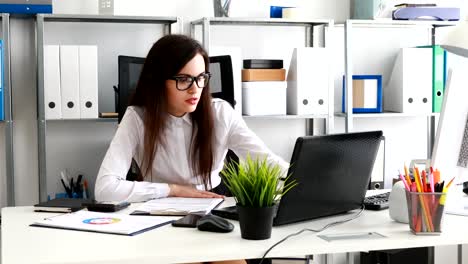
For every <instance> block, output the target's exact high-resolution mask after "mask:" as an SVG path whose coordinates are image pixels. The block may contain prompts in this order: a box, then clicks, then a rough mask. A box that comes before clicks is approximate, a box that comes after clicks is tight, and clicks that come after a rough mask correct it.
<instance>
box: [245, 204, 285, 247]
mask: <svg viewBox="0 0 468 264" xmlns="http://www.w3.org/2000/svg"><path fill="white" fill-rule="evenodd" d="M237 212H238V214H239V225H240V229H241V237H242V238H244V239H251V240H262V239H268V238H270V237H271V229H272V227H273V218H274V216H275V214H276V206H275V205H273V206H270V207H244V206H240V205H237Z"/></svg>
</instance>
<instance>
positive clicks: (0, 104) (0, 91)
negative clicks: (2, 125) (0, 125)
mask: <svg viewBox="0 0 468 264" xmlns="http://www.w3.org/2000/svg"><path fill="white" fill-rule="evenodd" d="M3 52H4V51H3V40H1V39H0V121H3V120H5V102H4V100H5V92H4V89H5V87H4V84H3V74H4V72H3V69H4V66H3Z"/></svg>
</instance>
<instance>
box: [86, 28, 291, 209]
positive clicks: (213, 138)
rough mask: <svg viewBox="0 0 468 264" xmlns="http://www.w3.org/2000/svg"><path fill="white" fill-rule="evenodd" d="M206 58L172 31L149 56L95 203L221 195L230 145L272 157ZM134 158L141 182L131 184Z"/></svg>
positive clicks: (192, 43)
mask: <svg viewBox="0 0 468 264" xmlns="http://www.w3.org/2000/svg"><path fill="white" fill-rule="evenodd" d="M208 67H209V59H208V55H207V53H206V51H205V50H204V49H203V48H202V46H201V45H200V44H199V43H198V42H197V41H195V40H193V39H191V38H189V37H187V36H183V35H168V36H165V37H163V38H161V39H160V40H158V41H157V42H156V43H155V44H154V45H153V47H152V48H151V50H150V51H149V53H148V56H147V58H146V60H145V64H144V66H143V70H142V72H141V75H140V78H139V81H138V84H137V87H136V92H135V95H134V97H133V98H132V101H131V103H130V106H129V107H128V108H127V110H126V112H125V115H124V117H123V119H122V121H121V123H120V125H119V128H118V129H117V132H116V134H115V136H114V138H113V140H112V142H111V144H110V147H109V149H108V151H107V154H106V156H105V158H104V161H103V162H102V165H101V168H100V171H99V174H98V177H97V180H96V187H95V197H96V200H98V201H122V200H126V201H129V202H141V201H147V200H150V199H155V198H161V197H167V196H180V197H222V196H221V195H219V194H216V193H215V192H211V191H209V190H212V189H213V188H215V187H217V186H218V185H219V184H220V182H221V178H220V177H219V172H220V171H221V169H222V168H223V165H224V158H225V156H226V153H227V150H228V149H231V150H233V151H234V152H235V153H236V154H237V155H238V156H239V157H241V158H243V157H245V156H246V155H247V153H248V152H249V153H250V154H251V155H252V156H258V155H261V156H266V157H267V158H268V160H269V162H272V163H273V162H275V163H279V164H281V166H282V167H284V170H285V171H286V170H287V168H288V163H286V162H285V161H283V160H282V159H281V158H279V157H277V156H276V155H274V154H273V153H272V152H271V151H270V150H269V149H268V148H267V147H266V146H265V145H264V144H263V143H262V141H261V140H260V139H259V138H258V137H257V136H256V135H255V134H254V133H253V132H252V131H250V130H249V129H248V127H247V126H246V124H245V122H244V121H243V119H242V117H241V116H240V115H239V114H237V113H236V112H235V111H234V110H233V109H232V107H231V106H230V105H229V104H228V103H227V102H225V101H223V100H220V99H212V98H211V96H210V90H209V87H208V83H209V79H210V73H209V69H208ZM132 158H133V159H134V160H135V161H136V163H137V164H138V165H139V167H140V169H141V172H142V176H143V177H142V179H141V180H143V181H127V180H126V178H125V177H126V175H127V172H128V170H129V168H130V164H131V162H132Z"/></svg>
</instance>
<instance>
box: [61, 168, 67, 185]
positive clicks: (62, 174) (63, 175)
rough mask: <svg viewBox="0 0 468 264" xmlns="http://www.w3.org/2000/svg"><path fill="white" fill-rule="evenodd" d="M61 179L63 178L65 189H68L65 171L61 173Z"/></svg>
mask: <svg viewBox="0 0 468 264" xmlns="http://www.w3.org/2000/svg"><path fill="white" fill-rule="evenodd" d="M60 177H61V178H62V183H63V186H64V187H65V188H68V185H67V184H68V179H67V177H66V176H65V173H64V172H63V171H61V172H60Z"/></svg>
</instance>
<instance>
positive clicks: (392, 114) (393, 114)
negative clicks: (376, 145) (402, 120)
mask: <svg viewBox="0 0 468 264" xmlns="http://www.w3.org/2000/svg"><path fill="white" fill-rule="evenodd" d="M438 115H439V113H430V114H417V113H397V112H383V113H353V115H352V116H353V118H380V117H383V118H385V117H429V116H438ZM335 116H337V117H346V113H335Z"/></svg>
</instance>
